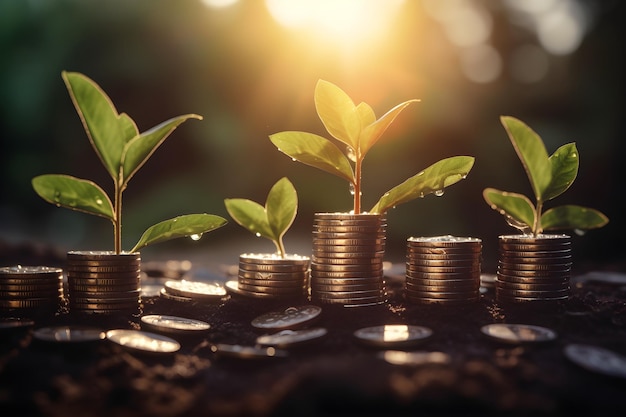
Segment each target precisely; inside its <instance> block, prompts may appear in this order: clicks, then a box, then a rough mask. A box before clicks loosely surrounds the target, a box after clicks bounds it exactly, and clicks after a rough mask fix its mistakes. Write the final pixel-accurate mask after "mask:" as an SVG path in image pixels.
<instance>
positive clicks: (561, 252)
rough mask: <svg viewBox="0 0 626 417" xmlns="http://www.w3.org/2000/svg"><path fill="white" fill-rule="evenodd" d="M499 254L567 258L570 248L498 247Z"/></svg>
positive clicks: (522, 256)
mask: <svg viewBox="0 0 626 417" xmlns="http://www.w3.org/2000/svg"><path fill="white" fill-rule="evenodd" d="M499 253H500V256H502V257H508V258H513V259H515V258H524V259H526V258H531V259H534V258H540V259H554V258H556V259H561V258H567V259H571V257H572V250H571V249H555V250H530V251H519V250H511V249H500V251H499Z"/></svg>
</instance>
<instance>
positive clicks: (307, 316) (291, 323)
mask: <svg viewBox="0 0 626 417" xmlns="http://www.w3.org/2000/svg"><path fill="white" fill-rule="evenodd" d="M321 313H322V309H321V307H318V306H315V305H303V306H298V307H289V308H287V309H285V310H284V311H275V312H270V313H266V314H263V315H261V316H259V317H257V318H255V319H254V320H252V323H251V324H252V326H253V327H256V328H258V329H272V330H285V329H295V328H299V327H302V326H304V325H306V324H310V323H311V322H313V321H314V320H315V319H317V318H318V317H319V315H320V314H321Z"/></svg>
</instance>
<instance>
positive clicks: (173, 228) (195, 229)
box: [131, 214, 227, 252]
mask: <svg viewBox="0 0 626 417" xmlns="http://www.w3.org/2000/svg"><path fill="white" fill-rule="evenodd" d="M226 223H227V222H226V219H224V218H223V217H220V216H216V215H213V214H186V215H184V216H179V217H175V218H173V219H169V220H164V221H162V222H160V223H157V224H155V225H154V226H152V227H149V228H148V229H147V230H146V231H145V232H144V233H143V235H142V236H141V238H140V239H139V242H137V244H136V245H135V247H134V248H133V249H132V250H131V252H137V251H138V250H139V249H141V248H143V247H145V246H148V245H152V244H154V243H159V242H165V241H166V240H170V239H176V238H179V237H187V236H193V235H202V234H204V233H208V232H210V231H212V230H215V229H218V228H220V227H222V226H224V225H225V224H226Z"/></svg>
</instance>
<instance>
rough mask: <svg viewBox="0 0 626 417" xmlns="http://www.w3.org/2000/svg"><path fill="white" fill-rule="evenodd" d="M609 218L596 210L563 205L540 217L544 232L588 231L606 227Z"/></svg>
mask: <svg viewBox="0 0 626 417" xmlns="http://www.w3.org/2000/svg"><path fill="white" fill-rule="evenodd" d="M608 222H609V218H608V217H606V216H605V215H604V214H603V213H601V212H599V211H598V210H595V209H592V208H589V207H582V206H576V205H564V206H558V207H554V208H551V209H549V210H546V211H545V212H544V213H543V215H542V216H541V226H542V227H543V229H544V230H558V229H569V230H588V229H596V228H599V227H602V226H604V225H606V224H607V223H608Z"/></svg>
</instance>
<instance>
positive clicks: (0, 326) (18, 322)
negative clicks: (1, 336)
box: [0, 317, 35, 330]
mask: <svg viewBox="0 0 626 417" xmlns="http://www.w3.org/2000/svg"><path fill="white" fill-rule="evenodd" d="M34 325H35V322H34V321H33V320H31V319H26V318H22V317H5V318H0V330H6V329H18V328H22V327H32V326H34Z"/></svg>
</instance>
